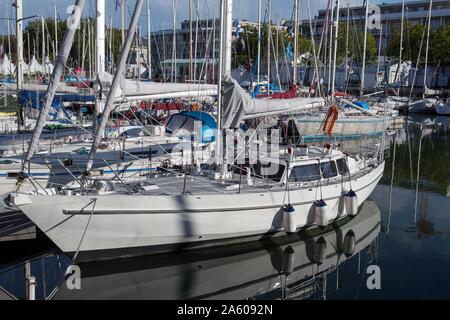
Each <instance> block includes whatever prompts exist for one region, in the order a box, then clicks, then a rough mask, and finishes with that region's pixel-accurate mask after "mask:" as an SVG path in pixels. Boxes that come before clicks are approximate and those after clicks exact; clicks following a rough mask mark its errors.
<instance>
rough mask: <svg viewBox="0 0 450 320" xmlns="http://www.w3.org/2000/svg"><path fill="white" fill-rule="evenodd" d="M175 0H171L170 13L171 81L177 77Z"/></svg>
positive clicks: (174, 80)
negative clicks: (171, 33)
mask: <svg viewBox="0 0 450 320" xmlns="http://www.w3.org/2000/svg"><path fill="white" fill-rule="evenodd" d="M176 6H177V0H172V13H173V21H172V23H173V25H172V27H173V37H172V70H171V71H172V73H171V75H172V79H171V81H172V82H176V79H177V71H176V69H177V62H176V55H177V33H176V21H177V8H176Z"/></svg>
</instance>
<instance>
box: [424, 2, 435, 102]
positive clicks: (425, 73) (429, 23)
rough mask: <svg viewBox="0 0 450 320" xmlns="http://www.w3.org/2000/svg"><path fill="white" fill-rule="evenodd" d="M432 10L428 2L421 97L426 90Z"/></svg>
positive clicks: (431, 3) (431, 5) (431, 4)
mask: <svg viewBox="0 0 450 320" xmlns="http://www.w3.org/2000/svg"><path fill="white" fill-rule="evenodd" d="M432 8H433V0H430V8H429V11H428V26H427V44H426V46H425V71H424V75H423V90H424V91H423V97H424V98H425V92H426V90H427V69H428V46H429V44H430V29H431V9H432Z"/></svg>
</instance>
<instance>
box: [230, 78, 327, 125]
mask: <svg viewBox="0 0 450 320" xmlns="http://www.w3.org/2000/svg"><path fill="white" fill-rule="evenodd" d="M222 83H223V86H224V95H223V109H224V118H223V128H224V129H228V128H231V129H232V128H238V127H239V124H240V123H241V121H242V120H245V119H251V118H258V117H265V116H271V115H276V114H282V113H290V112H294V111H300V110H308V109H312V108H317V107H319V106H322V105H325V99H323V98H302V97H298V98H291V99H252V98H251V97H250V95H249V94H248V93H247V92H246V91H245V90H244V89H243V88H242V87H241V86H240V85H239V84H238V83H237V82H236V80H234V79H233V78H231V77H230V76H226V77H225V78H224V79H223V81H222Z"/></svg>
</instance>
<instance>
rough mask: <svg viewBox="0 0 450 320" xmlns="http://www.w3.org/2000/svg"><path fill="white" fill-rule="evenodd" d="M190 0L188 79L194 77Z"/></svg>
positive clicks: (190, 2) (190, 6)
mask: <svg viewBox="0 0 450 320" xmlns="http://www.w3.org/2000/svg"><path fill="white" fill-rule="evenodd" d="M192 54H193V53H192V0H189V80H190V81H192V80H193V79H194V77H193V72H192V58H193V56H192Z"/></svg>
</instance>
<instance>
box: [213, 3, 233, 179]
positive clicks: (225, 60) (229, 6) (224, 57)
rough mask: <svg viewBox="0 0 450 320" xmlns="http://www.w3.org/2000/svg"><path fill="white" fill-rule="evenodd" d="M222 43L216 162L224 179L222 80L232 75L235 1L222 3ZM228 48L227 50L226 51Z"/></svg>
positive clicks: (220, 44) (220, 49)
mask: <svg viewBox="0 0 450 320" xmlns="http://www.w3.org/2000/svg"><path fill="white" fill-rule="evenodd" d="M220 12H221V14H220V41H219V54H220V61H219V75H218V81H217V84H218V93H219V94H218V107H217V142H216V155H217V156H216V161H217V162H218V164H219V166H220V172H221V175H222V177H224V176H225V174H226V172H227V167H226V165H224V161H223V160H224V152H223V135H222V129H223V128H222V126H223V124H222V113H223V110H222V95H223V90H222V78H223V76H226V75H228V76H229V75H231V36H232V27H233V26H232V23H231V22H232V14H233V0H221V1H220ZM225 48H226V49H225ZM228 49H229V50H228Z"/></svg>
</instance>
